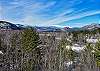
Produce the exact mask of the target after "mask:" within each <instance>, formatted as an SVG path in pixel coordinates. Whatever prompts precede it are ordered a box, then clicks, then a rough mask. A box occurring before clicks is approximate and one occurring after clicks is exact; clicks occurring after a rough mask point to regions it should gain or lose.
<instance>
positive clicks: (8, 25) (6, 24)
mask: <svg viewBox="0 0 100 71" xmlns="http://www.w3.org/2000/svg"><path fill="white" fill-rule="evenodd" d="M0 29H13V30H17V29H20V28H19V27H17V26H16V25H15V24H12V23H9V22H6V21H0Z"/></svg>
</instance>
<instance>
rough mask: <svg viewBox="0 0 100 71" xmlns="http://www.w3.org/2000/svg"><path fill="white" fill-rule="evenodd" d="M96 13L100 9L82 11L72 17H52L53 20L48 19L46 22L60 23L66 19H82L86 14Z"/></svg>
mask: <svg viewBox="0 0 100 71" xmlns="http://www.w3.org/2000/svg"><path fill="white" fill-rule="evenodd" d="M95 14H100V11H88V12H84V13H80V14H78V15H75V16H71V17H65V16H63V17H58V18H54V19H51V20H49V21H47V22H46V23H47V24H60V23H63V22H65V21H66V22H67V21H70V20H75V19H80V18H83V17H86V16H91V15H95Z"/></svg>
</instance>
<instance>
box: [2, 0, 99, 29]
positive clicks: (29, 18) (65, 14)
mask: <svg viewBox="0 0 100 71" xmlns="http://www.w3.org/2000/svg"><path fill="white" fill-rule="evenodd" d="M0 20H6V21H9V22H12V23H15V24H23V25H32V26H57V27H64V26H70V27H81V26H84V25H87V24H91V23H100V0H0Z"/></svg>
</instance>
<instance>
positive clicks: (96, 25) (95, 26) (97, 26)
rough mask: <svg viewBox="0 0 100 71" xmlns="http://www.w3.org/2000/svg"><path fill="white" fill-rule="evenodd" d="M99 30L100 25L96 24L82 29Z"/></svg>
mask: <svg viewBox="0 0 100 71" xmlns="http://www.w3.org/2000/svg"><path fill="white" fill-rule="evenodd" d="M98 28H100V24H96V23H93V24H91V25H86V26H84V27H82V29H86V30H93V29H98Z"/></svg>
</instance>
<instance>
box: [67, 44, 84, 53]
mask: <svg viewBox="0 0 100 71" xmlns="http://www.w3.org/2000/svg"><path fill="white" fill-rule="evenodd" d="M84 48H85V46H80V45H78V44H74V45H72V46H70V45H67V46H66V49H72V50H73V51H76V52H80V51H82V50H84Z"/></svg>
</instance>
